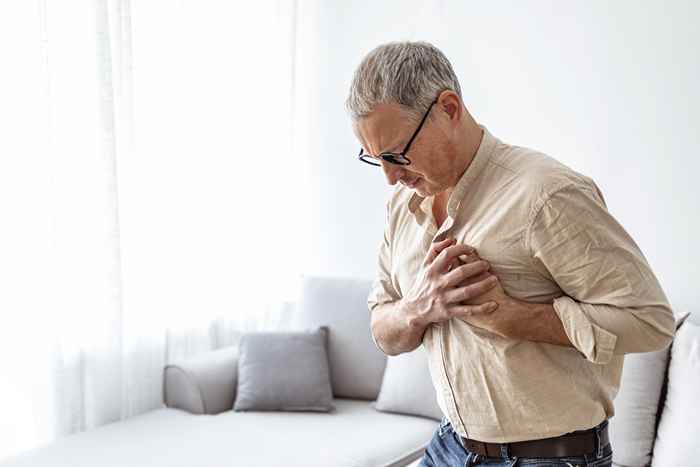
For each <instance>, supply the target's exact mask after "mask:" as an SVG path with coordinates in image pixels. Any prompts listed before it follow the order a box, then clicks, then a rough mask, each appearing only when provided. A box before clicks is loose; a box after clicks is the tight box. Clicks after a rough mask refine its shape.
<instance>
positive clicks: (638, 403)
mask: <svg viewBox="0 0 700 467" xmlns="http://www.w3.org/2000/svg"><path fill="white" fill-rule="evenodd" d="M687 316H688V313H683V314H679V315H677V316H676V326H679V325H680V323H682V322H683V319H685V317H687ZM669 352H670V347H666V348H664V349H661V350H658V351H656V352H646V353H632V354H627V355H625V362H624V365H623V367H622V378H621V381H620V390H619V392H618V394H617V396H616V397H615V415H614V416H613V417H612V418H611V419H610V425H609V432H610V444H611V445H612V448H613V461H614V462H615V464H618V465H621V466H625V467H643V466H648V465H649V464H650V462H651V452H652V449H653V444H654V437H655V436H656V420H657V413H658V409H659V399H660V397H661V392H662V387H663V384H664V378H665V373H666V367H667V365H668V356H669Z"/></svg>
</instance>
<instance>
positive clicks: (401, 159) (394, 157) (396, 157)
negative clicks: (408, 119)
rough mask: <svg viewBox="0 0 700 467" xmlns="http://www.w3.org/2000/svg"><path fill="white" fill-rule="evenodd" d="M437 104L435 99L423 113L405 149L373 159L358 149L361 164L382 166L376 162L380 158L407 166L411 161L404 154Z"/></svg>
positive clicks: (362, 149)
mask: <svg viewBox="0 0 700 467" xmlns="http://www.w3.org/2000/svg"><path fill="white" fill-rule="evenodd" d="M436 102H437V99H435V100H434V101H433V102H432V103H431V104H430V106H429V107H428V110H426V111H425V115H423V119H422V120H421V121H420V124H419V125H418V128H416V131H414V132H413V136H411V139H409V140H408V143H407V144H406V147H405V148H404V149H403V151H401V152H383V153H381V154H379V155H378V156H377V157H374V156H372V155H370V154H363V151H364V148H362V147H360V154H358V156H357V157H358V158H359V159H360V160H361V161H362V162H366V163H367V164H370V165H377V166H381V165H382V164H381V163H379V162H376V160H377V159H378V158H380V157H381V158H382V159H384V160H385V161H387V162H390V163H392V164H398V165H408V164H410V163H411V160H410V159H409V158H408V157H406V153H407V152H408V150H409V149H410V148H411V143H412V142H413V140H414V139H416V136H418V132H419V131H420V129H421V128H422V127H423V123H425V119H426V118H428V114H429V113H430V109H431V108H432V107H433V105H435V103H436Z"/></svg>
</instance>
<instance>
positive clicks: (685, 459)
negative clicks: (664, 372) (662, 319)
mask: <svg viewBox="0 0 700 467" xmlns="http://www.w3.org/2000/svg"><path fill="white" fill-rule="evenodd" d="M698 388H700V324H698V323H697V320H696V319H688V320H686V321H685V323H683V325H682V326H681V327H680V329H679V330H678V332H677V333H676V338H675V340H674V342H673V347H672V349H671V360H670V363H669V367H668V388H667V392H666V401H665V404H664V407H663V411H662V412H661V420H660V421H659V431H658V433H657V438H656V444H655V445H654V457H653V458H652V464H651V465H652V467H667V466H669V467H670V466H674V467H675V466H679V465H691V464H692V463H693V462H697V460H698V459H700V443H699V442H698V440H700V398H698Z"/></svg>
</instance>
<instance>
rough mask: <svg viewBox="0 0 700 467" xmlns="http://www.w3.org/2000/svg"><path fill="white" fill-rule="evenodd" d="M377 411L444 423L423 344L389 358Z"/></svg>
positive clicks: (376, 403) (375, 405) (377, 401)
mask: <svg viewBox="0 0 700 467" xmlns="http://www.w3.org/2000/svg"><path fill="white" fill-rule="evenodd" d="M374 408H376V409H377V410H380V411H383V412H395V413H402V414H406V415H418V416H420V417H428V418H432V419H435V420H438V421H440V419H441V418H442V416H443V413H442V410H441V409H440V406H439V405H438V402H437V394H436V392H435V387H434V386H433V380H432V378H431V377H430V369H429V368H428V356H427V355H426V350H425V347H423V346H422V345H420V346H418V348H416V349H415V350H413V351H412V352H405V353H402V354H399V355H394V356H389V357H388V359H387V364H386V370H384V379H383V380H382V387H381V390H380V392H379V397H377V400H376V402H375V403H374Z"/></svg>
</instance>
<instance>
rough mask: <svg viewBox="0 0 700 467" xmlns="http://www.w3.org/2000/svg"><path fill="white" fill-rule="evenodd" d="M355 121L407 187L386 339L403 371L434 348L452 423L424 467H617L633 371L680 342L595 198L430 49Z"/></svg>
mask: <svg viewBox="0 0 700 467" xmlns="http://www.w3.org/2000/svg"><path fill="white" fill-rule="evenodd" d="M346 107H347V109H348V111H349V113H350V115H351V117H352V121H353V130H354V132H355V135H356V136H357V138H358V140H359V141H360V144H361V150H360V159H361V160H363V161H364V162H368V163H369V164H373V165H375V166H377V167H376V168H377V169H381V170H383V171H384V174H385V175H386V178H387V180H388V182H389V184H391V185H396V187H395V189H394V191H393V193H392V195H391V196H390V198H389V200H388V203H387V205H386V209H387V225H386V229H385V232H384V239H383V241H382V242H381V245H380V248H379V261H378V263H379V264H378V275H377V278H376V280H375V281H374V283H373V287H372V290H371V292H370V294H369V296H368V307H369V309H370V312H371V316H372V329H371V332H372V338H373V339H374V342H375V344H376V345H377V347H378V348H379V349H381V350H382V351H383V352H384V353H386V354H387V355H397V354H400V353H403V352H410V351H412V350H414V349H415V348H417V347H418V346H419V345H421V344H423V346H424V347H425V349H426V350H427V353H428V356H429V368H430V374H431V377H432V380H433V384H434V386H435V388H436V391H437V401H438V403H439V405H440V408H441V409H442V411H443V414H444V417H443V419H442V422H441V423H440V426H439V428H438V429H437V430H436V432H435V435H434V436H433V438H432V440H431V442H430V444H429V446H428V448H427V449H426V452H425V455H424V457H423V459H422V460H421V464H420V465H422V466H432V465H439V466H453V465H454V466H464V465H471V464H477V463H480V462H481V461H488V463H489V465H513V464H514V463H516V462H517V461H518V459H520V460H521V461H522V464H523V465H525V464H527V465H529V466H537V465H551V464H552V463H556V462H560V463H561V465H600V466H604V465H605V466H609V465H611V457H612V446H611V445H610V443H609V440H608V433H607V425H608V419H609V418H610V417H612V416H613V414H614V408H613V399H614V397H615V395H616V393H617V391H618V387H619V384H620V376H621V372H622V364H623V359H624V354H627V353H632V352H649V351H654V350H658V349H661V348H663V347H664V346H666V345H668V344H669V343H670V342H671V340H672V338H673V333H674V329H675V328H674V318H673V314H672V311H671V308H670V306H669V304H668V300H667V298H666V296H665V294H664V292H663V290H662V289H661V286H660V285H659V282H658V281H657V279H656V277H655V276H654V274H653V272H652V271H651V269H650V267H649V264H648V263H647V261H646V259H645V257H644V256H643V254H642V252H641V251H640V249H639V247H638V246H637V245H636V243H635V242H634V240H633V239H632V238H631V237H630V236H629V235H628V233H627V232H626V231H625V230H624V228H623V227H622V226H621V225H620V224H619V223H618V222H617V221H616V220H615V218H614V217H613V216H612V215H611V214H610V213H609V212H608V210H607V208H606V204H605V201H604V199H603V195H602V193H601V192H600V190H599V189H598V187H597V185H596V184H595V182H594V181H593V180H592V179H591V178H589V177H587V176H585V175H582V174H580V173H577V172H575V171H574V170H572V169H571V168H569V167H567V166H565V165H563V164H562V163H560V162H558V161H557V160H555V159H554V158H552V157H550V156H547V155H545V154H542V153H540V152H537V151H535V150H532V149H528V148H524V147H518V146H513V145H509V144H507V143H504V142H502V141H501V140H499V139H498V138H496V137H495V136H493V135H492V134H491V133H490V132H489V131H488V129H487V128H485V127H484V126H483V125H480V124H478V123H477V122H476V121H475V120H474V119H473V117H472V116H471V115H470V113H469V112H468V111H467V109H466V108H465V106H464V103H463V101H462V93H461V89H460V85H459V83H458V80H457V77H456V76H455V73H454V71H453V69H452V66H451V65H450V63H449V61H448V60H447V58H446V57H445V56H444V55H443V54H442V53H441V52H440V51H439V50H438V49H437V48H435V47H434V46H432V45H430V44H427V43H424V42H401V43H389V44H385V45H382V46H379V47H377V48H376V49H374V50H373V51H371V52H370V53H369V54H368V55H367V56H366V57H365V58H364V59H363V60H362V62H361V63H360V65H359V67H358V68H357V70H356V72H355V74H354V77H353V81H352V84H351V89H350V93H349V97H348V99H347V102H346ZM367 168H368V169H371V168H372V165H367ZM397 181H398V182H400V184H398V185H397V184H396V182H397ZM525 461H527V462H525Z"/></svg>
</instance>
